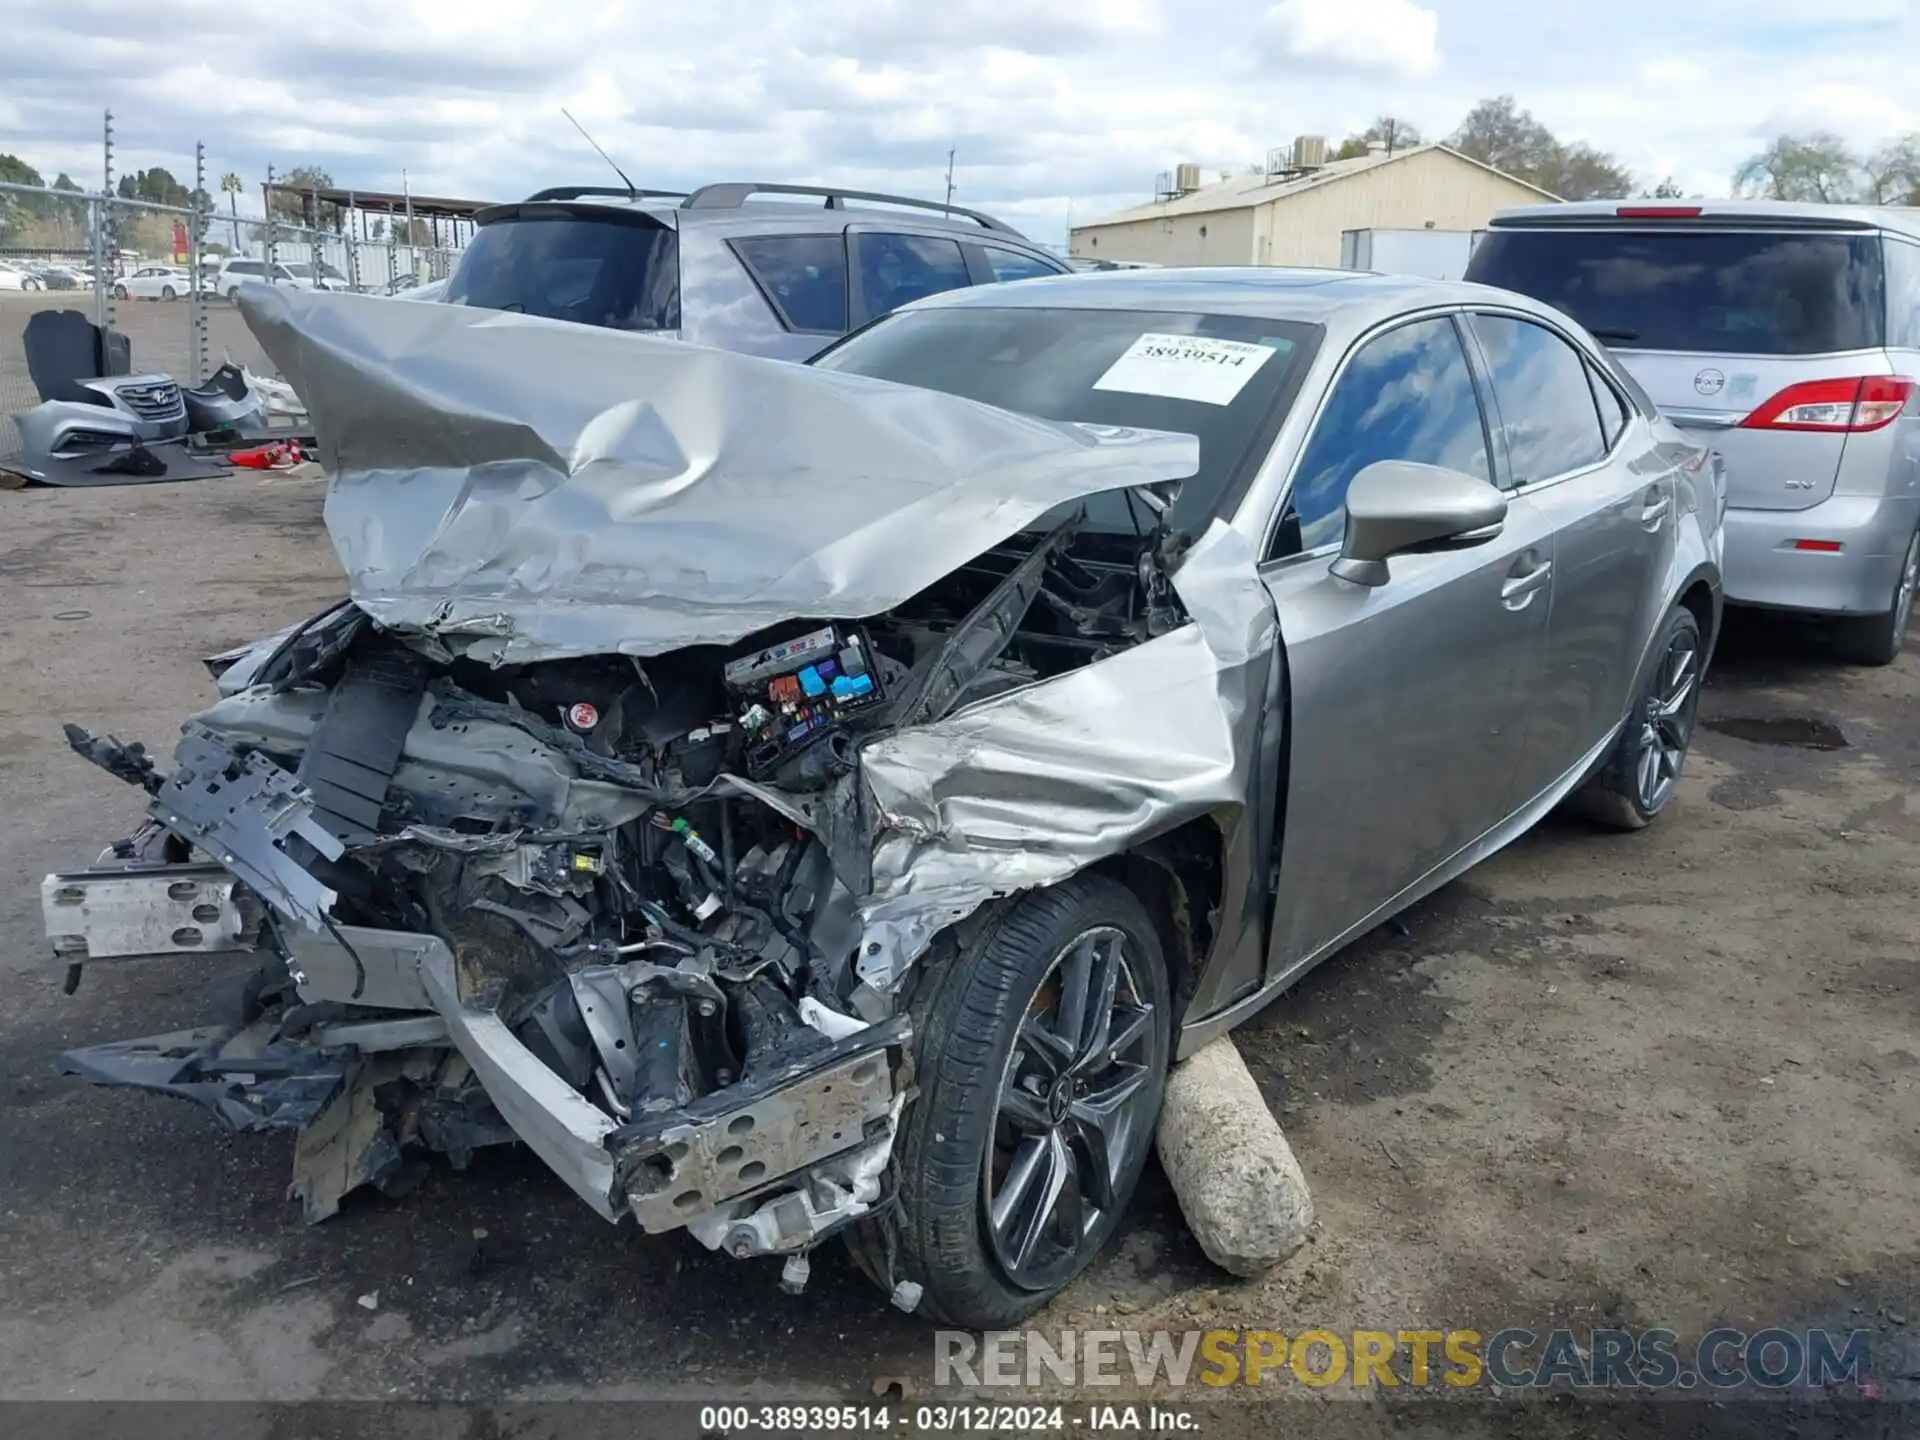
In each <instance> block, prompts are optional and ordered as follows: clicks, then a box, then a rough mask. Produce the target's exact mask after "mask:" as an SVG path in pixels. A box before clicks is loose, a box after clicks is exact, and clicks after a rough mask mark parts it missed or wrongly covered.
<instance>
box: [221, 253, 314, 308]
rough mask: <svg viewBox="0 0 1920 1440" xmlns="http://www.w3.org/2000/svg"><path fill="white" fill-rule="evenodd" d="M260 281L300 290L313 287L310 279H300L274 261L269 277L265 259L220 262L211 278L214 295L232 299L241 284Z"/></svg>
mask: <svg viewBox="0 0 1920 1440" xmlns="http://www.w3.org/2000/svg"><path fill="white" fill-rule="evenodd" d="M262 283H272V284H274V285H292V286H295V287H297V288H299V289H302V290H311V289H312V288H313V284H312V282H311V281H302V280H301V279H300V277H299V276H297V275H295V274H294V273H293V271H292V269H291V268H289V267H288V266H286V265H283V264H279V263H276V264H275V265H274V267H273V274H272V276H271V277H269V276H268V274H267V262H266V261H264V260H248V259H245V258H241V259H233V260H223V261H221V262H220V270H219V272H218V273H217V274H216V275H215V276H214V278H213V291H214V293H215V294H216V295H224V296H226V298H227V299H229V300H231V299H233V295H234V292H235V291H236V290H238V289H239V288H240V287H241V286H242V285H258V284H262Z"/></svg>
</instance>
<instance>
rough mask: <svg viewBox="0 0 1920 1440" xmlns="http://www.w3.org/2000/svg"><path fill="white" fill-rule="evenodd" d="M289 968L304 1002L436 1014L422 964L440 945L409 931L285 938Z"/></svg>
mask: <svg viewBox="0 0 1920 1440" xmlns="http://www.w3.org/2000/svg"><path fill="white" fill-rule="evenodd" d="M284 938H285V940H286V945H287V950H288V957H287V958H288V968H289V969H290V970H292V971H293V972H294V983H295V984H296V985H298V986H299V988H300V998H301V999H302V1000H304V1001H306V1002H307V1003H308V1004H315V1003H320V1002H325V1001H333V1002H335V1003H340V1004H346V1003H351V1004H355V1005H364V1006H370V1007H373V1008H377V1009H381V1010H431V1009H433V1001H432V1000H431V999H430V998H429V997H428V995H427V990H426V987H425V985H424V984H422V983H421V979H420V963H421V961H422V960H424V959H426V958H427V956H429V955H430V954H432V953H433V948H434V946H436V945H438V944H439V943H440V942H439V941H438V940H437V939H435V938H434V937H433V936H431V935H416V934H414V933H412V932H411V931H406V930H375V929H372V928H370V927H367V926H362V925H335V926H333V927H331V928H330V929H327V930H320V931H301V930H297V931H294V932H292V933H290V934H287V935H285V937H284Z"/></svg>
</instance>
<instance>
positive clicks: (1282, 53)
mask: <svg viewBox="0 0 1920 1440" xmlns="http://www.w3.org/2000/svg"><path fill="white" fill-rule="evenodd" d="M6 9H7V18H6V20H5V21H4V22H0V37H3V38H4V44H0V151H12V152H14V153H17V154H19V155H20V156H21V157H22V158H23V159H26V160H27V161H29V162H30V163H32V164H34V165H35V166H37V167H38V168H40V169H41V170H42V171H44V172H45V173H46V174H47V175H48V177H49V178H51V177H52V175H53V174H54V173H55V172H56V171H59V170H63V169H64V170H67V171H70V172H71V173H72V174H73V175H74V176H75V178H76V179H79V180H80V181H81V182H82V183H83V184H97V183H98V176H99V173H100V148H99V131H100V112H101V110H102V109H103V107H105V106H108V105H110V106H111V107H112V109H113V111H114V114H115V125H116V131H117V139H118V150H117V161H118V164H119V166H120V168H121V169H128V168H135V167H140V166H146V165H154V164H159V165H165V166H167V167H168V168H169V169H172V170H173V171H174V173H175V174H176V175H178V176H179V177H180V178H182V179H190V177H191V172H192V156H193V144H194V141H195V140H204V141H205V142H206V144H207V149H208V157H209V166H210V169H211V170H212V172H213V174H214V175H215V176H217V175H218V174H219V173H220V172H222V171H224V170H229V169H231V170H235V171H238V172H239V173H240V174H241V175H242V176H244V177H245V178H246V179H248V180H249V181H257V180H259V179H260V178H262V177H263V176H264V173H265V169H266V166H267V165H268V164H269V163H272V164H274V165H276V166H279V167H280V168H282V169H283V170H284V169H285V168H286V167H289V166H292V165H296V164H301V163H317V164H319V165H321V166H323V167H324V168H325V169H327V170H328V171H329V172H330V173H331V174H332V175H333V177H334V178H335V180H336V181H337V182H339V183H341V184H343V185H347V184H350V185H357V186H362V187H366V188H369V189H377V188H391V189H397V188H399V185H400V182H401V172H402V170H403V169H404V170H405V171H406V172H407V174H408V177H409V180H410V183H411V184H412V185H413V188H414V189H415V191H416V192H420V193H434V194H442V195H455V196H462V197H473V198H507V197H511V196H515V195H518V194H523V193H526V192H527V191H529V190H531V189H533V188H536V187H538V186H540V185H547V184H555V183H559V182H561V181H566V180H573V181H577V182H598V181H601V180H603V179H606V178H608V177H607V174H606V172H605V170H604V168H603V166H602V163H601V161H600V160H599V159H597V158H596V157H595V156H594V155H593V154H592V153H591V151H589V150H587V148H586V147H585V145H584V144H583V142H581V140H580V139H579V137H578V136H577V135H576V134H575V133H574V131H573V130H572V128H571V127H570V126H569V125H568V124H567V123H566V121H565V120H564V119H563V118H562V117H561V115H560V107H561V106H563V105H564V106H566V107H567V108H569V109H570V110H572V112H573V113H574V114H575V115H576V116H578V117H579V119H580V120H581V121H582V123H584V124H585V125H586V127H587V128H588V129H589V130H590V131H592V132H593V134H594V136H595V137H596V138H597V139H598V140H599V141H600V142H601V144H602V145H604V146H605V147H606V148H607V150H609V151H610V152H611V153H612V154H613V155H614V157H615V158H616V159H617V160H619V161H620V162H621V164H622V165H623V166H624V167H625V168H626V169H627V171H628V172H629V173H630V174H631V175H632V176H633V177H634V178H635V180H636V181H637V182H639V183H641V184H658V185H661V186H664V187H667V188H682V187H684V186H686V185H688V184H692V183H698V182H700V181H702V180H708V179H718V178H753V179H763V180H823V179H829V178H830V179H833V180H835V181H836V182H838V183H841V184H846V185H853V186H859V187H862V188H873V189H887V190H896V191H901V190H904V191H907V192H910V193H921V194H938V193H939V191H940V189H941V187H942V185H943V184H944V171H945V168H946V159H947V151H948V149H949V147H952V148H954V149H955V150H956V151H957V152H958V154H957V161H956V192H955V199H956V200H958V201H961V202H964V203H969V204H973V205H977V206H981V207H985V208H991V209H994V210H996V211H999V212H1001V213H1003V214H1005V215H1006V216H1007V217H1008V218H1009V219H1011V220H1013V221H1014V222H1015V223H1017V224H1019V225H1021V226H1022V227H1023V228H1025V229H1027V230H1028V231H1029V233H1031V234H1033V235H1034V236H1035V238H1037V239H1041V240H1044V241H1048V242H1058V241H1061V240H1063V239H1064V237H1065V231H1066V225H1067V221H1068V218H1069V216H1071V217H1072V218H1074V219H1075V220H1086V219H1088V218H1091V217H1092V216H1094V215H1096V214H1099V213H1101V212H1103V211H1106V210H1111V209H1116V208H1119V207H1121V206H1124V205H1128V204H1134V203H1137V202H1139V201H1140V200H1143V199H1146V198H1148V196H1149V194H1150V192H1151V189H1152V185H1153V179H1154V176H1155V174H1156V173H1157V172H1159V171H1161V170H1164V169H1167V168H1169V167H1170V166H1171V165H1172V164H1174V163H1175V162H1177V161H1181V160H1195V161H1199V162H1200V163H1201V164H1202V165H1203V166H1205V167H1206V169H1207V170H1208V171H1209V172H1212V171H1216V170H1219V169H1222V168H1228V169H1238V168H1240V167H1242V166H1245V165H1247V164H1249V163H1251V162H1254V161H1257V160H1258V159H1259V158H1260V157H1261V156H1263V155H1264V154H1265V153H1266V151H1267V150H1268V148H1269V147H1271V146H1275V145H1279V144H1283V143H1285V142H1286V141H1288V140H1289V139H1290V138H1291V137H1292V136H1294V135H1296V134H1302V133H1307V134H1326V135H1328V136H1331V137H1334V138H1336V139H1337V138H1338V137H1339V136H1340V135H1342V134H1344V133H1347V132H1349V131H1351V130H1355V129H1358V128H1360V127H1362V126H1364V125H1365V124H1366V123H1367V122H1368V121H1369V120H1370V119H1371V118H1372V117H1373V116H1374V115H1376V114H1378V113H1380V112H1383V111H1390V112H1392V113H1395V114H1398V115H1401V116H1404V117H1406V118H1408V119H1410V120H1412V121H1414V122H1415V123H1416V124H1418V125H1420V126H1421V127H1423V128H1424V129H1426V130H1427V131H1428V132H1429V133H1431V134H1444V133H1445V132H1447V131H1449V130H1451V129H1452V128H1453V127H1454V126H1455V125H1456V124H1457V123H1458V121H1459V119H1460V117H1461V116H1462V115H1463V114H1464V113H1465V112H1466V111H1467V109H1468V108H1469V107H1470V106H1471V105H1472V104H1473V102H1474V101H1475V100H1477V99H1479V98H1481V97H1483V96H1488V95H1495V94H1499V93H1501V92H1503V91H1504V92H1511V93H1512V94H1513V95H1515V97H1516V98H1517V99H1518V101H1519V103H1520V104H1521V105H1522V106H1523V107H1525V108H1527V109H1530V110H1532V111H1533V112H1534V114H1535V115H1536V116H1538V117H1539V118H1540V119H1542V120H1543V121H1545V122H1546V123H1547V124H1548V125H1549V126H1550V127H1551V128H1552V129H1553V130H1554V131H1555V132H1556V133H1558V134H1560V135H1561V136H1562V137H1563V138H1565V139H1569V140H1585V141H1587V142H1589V143H1591V144H1593V145H1595V146H1598V147H1599V148H1601V149H1604V150H1610V151H1612V152H1614V153H1615V154H1616V155H1618V156H1619V157H1620V158H1621V159H1622V160H1623V161H1624V162H1625V163H1626V164H1627V165H1628V166H1630V167H1631V168H1632V169H1633V170H1634V171H1635V173H1636V174H1637V175H1639V176H1640V177H1642V178H1643V179H1644V181H1645V183H1647V184H1648V185H1651V184H1653V183H1654V182H1656V181H1658V180H1659V179H1660V178H1661V177H1662V176H1665V175H1672V176H1674V177H1675V178H1676V179H1677V180H1678V181H1679V182H1680V183H1681V184H1682V185H1683V186H1684V187H1686V188H1687V189H1688V190H1689V191H1700V192H1704V193H1723V192H1724V190H1725V187H1726V184H1727V177H1728V175H1729V173H1730V172H1731V170H1732V169H1733V167H1734V166H1735V165H1736V164H1738V162H1739V161H1740V160H1741V159H1742V158H1744V157H1745V156H1747V155H1749V154H1751V153H1752V152H1753V151H1755V150H1756V149H1758V148H1759V147H1760V146H1761V145H1762V144H1763V143H1764V142H1765V140H1766V139H1767V138H1768V137H1769V136H1771V135H1772V134H1775V133H1778V132H1779V131H1781V130H1783V129H1806V128H1826V129H1831V130H1834V131H1837V132H1838V133H1840V134H1841V135H1843V136H1845V137H1846V138H1848V139H1849V140H1851V141H1853V142H1855V143H1856V144H1859V145H1863V146H1864V145H1871V144H1872V143H1873V142H1875V141H1876V140H1878V139H1880V138H1882V137H1884V136H1886V135H1888V134H1891V133H1894V132H1897V131H1902V130H1910V129H1915V128H1920V87H1916V86H1915V85H1914V83H1913V74H1914V71H1913V60H1912V57H1913V56H1915V55H1916V54H1920V4H1916V3H1915V0H1849V3H1847V4H1844V5H1835V6H1833V7H1832V8H1831V9H1827V8H1826V7H1819V6H1809V5H1806V4H1804V3H1800V0H1792V3H1789V0H1740V3H1734V0H1691V3H1686V0H1682V3H1678V4H1676V3H1673V0H1611V3H1609V4H1605V5H1593V4H1574V3H1571V0H1562V3H1560V4H1558V5H1554V4H1539V3H1523V0H1278V3H1272V0H639V3H631V0H629V3H625V4H622V3H616V0H459V3H454V0H327V3H320V4H314V3H306V4H302V3H299V0H291V3H287V0H280V3H266V0H172V3H170V4H169V5H167V6H166V7H165V8H164V9H161V10H152V11H130V10H129V9H128V8H127V7H126V5H125V4H124V3H123V0H9V3H8V4H7V7H6ZM136 16H137V17H138V18H136ZM1903 72H1904V73H1903ZM256 207H257V201H256Z"/></svg>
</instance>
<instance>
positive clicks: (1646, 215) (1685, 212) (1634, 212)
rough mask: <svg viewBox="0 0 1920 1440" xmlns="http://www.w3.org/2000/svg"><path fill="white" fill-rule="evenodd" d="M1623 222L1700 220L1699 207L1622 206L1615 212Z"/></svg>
mask: <svg viewBox="0 0 1920 1440" xmlns="http://www.w3.org/2000/svg"><path fill="white" fill-rule="evenodd" d="M1613 213H1614V214H1615V215H1616V216H1618V217H1619V218H1620V219H1622V220H1698V219H1699V218H1700V207H1699V206H1698V205H1622V206H1621V207H1620V208H1619V209H1618V210H1615V211H1614V212H1613Z"/></svg>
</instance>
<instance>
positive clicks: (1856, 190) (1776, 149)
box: [1733, 130, 1861, 204]
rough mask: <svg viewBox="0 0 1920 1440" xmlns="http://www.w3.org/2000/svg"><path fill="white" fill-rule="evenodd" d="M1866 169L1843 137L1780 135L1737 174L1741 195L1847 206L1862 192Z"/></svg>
mask: <svg viewBox="0 0 1920 1440" xmlns="http://www.w3.org/2000/svg"><path fill="white" fill-rule="evenodd" d="M1860 172H1861V165H1860V161H1859V160H1858V159H1856V158H1855V157H1854V155H1853V152H1852V151H1850V150H1848V149H1847V145H1846V142H1845V141H1844V140H1842V139H1841V138H1840V137H1839V136H1838V135H1835V134H1832V133H1830V132H1828V131H1825V130H1816V131H1813V132H1812V133H1810V134H1806V135H1778V136H1775V137H1774V139H1773V141H1772V143H1770V144H1769V145H1768V146H1767V148H1766V149H1764V150H1762V151H1761V152H1760V153H1759V154H1758V155H1755V156H1753V157H1752V158H1750V159H1749V160H1748V161H1747V162H1746V163H1745V164H1743V165H1742V166H1741V167H1740V168H1739V169H1738V170H1736V171H1734V172H1733V189H1734V193H1735V194H1736V195H1744V196H1748V197H1751V198H1755V199H1762V200H1817V201H1821V202H1823V203H1826V204H1846V203H1849V202H1852V201H1856V200H1858V199H1859V198H1860V194H1861V184H1860V180H1861V173H1860Z"/></svg>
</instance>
